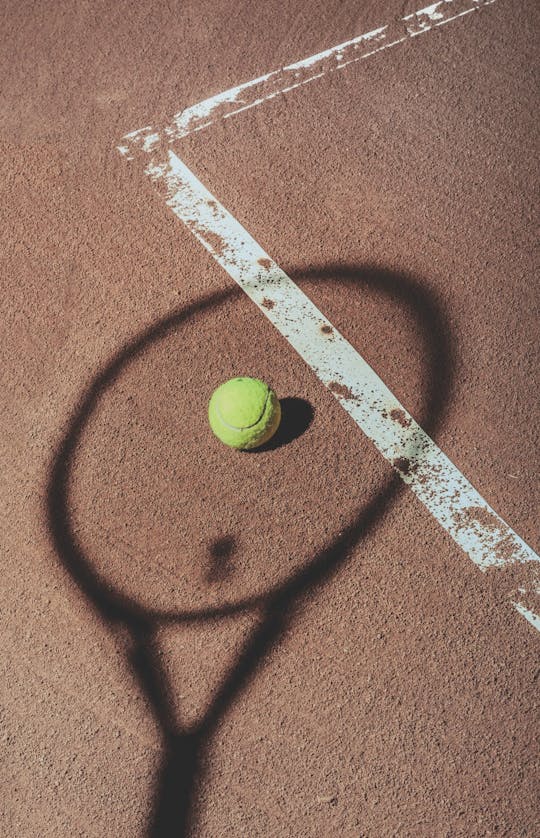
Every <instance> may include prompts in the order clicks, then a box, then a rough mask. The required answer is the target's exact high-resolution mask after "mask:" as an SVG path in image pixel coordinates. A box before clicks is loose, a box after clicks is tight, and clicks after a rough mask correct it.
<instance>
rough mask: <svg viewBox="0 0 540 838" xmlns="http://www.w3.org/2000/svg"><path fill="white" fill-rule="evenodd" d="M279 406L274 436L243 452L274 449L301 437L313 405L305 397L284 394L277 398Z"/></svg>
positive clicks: (311, 416)
mask: <svg viewBox="0 0 540 838" xmlns="http://www.w3.org/2000/svg"><path fill="white" fill-rule="evenodd" d="M279 403H280V406H281V422H280V423H279V427H278V429H277V431H276V432H275V434H274V436H273V437H272V438H271V439H269V440H268V442H265V444H264V445H261V446H259V448H252V449H248V450H247V451H244V452H243V453H245V454H259V453H264V452H265V451H276V450H277V449H278V448H283V447H284V446H285V445H289V444H290V443H291V442H294V440H295V439H298V438H299V437H301V436H302V435H303V434H305V432H306V431H307V429H308V428H309V426H310V425H311V423H312V422H313V417H314V416H315V411H314V409H313V406H312V405H311V404H310V403H309V402H308V401H306V400H305V399H299V398H298V397H296V396H286V397H285V398H284V399H280V400H279Z"/></svg>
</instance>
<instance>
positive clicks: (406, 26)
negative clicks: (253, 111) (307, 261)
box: [118, 0, 495, 156]
mask: <svg viewBox="0 0 540 838" xmlns="http://www.w3.org/2000/svg"><path fill="white" fill-rule="evenodd" d="M494 2H495V0H439V2H437V3H432V4H431V5H430V6H426V7H425V8H423V9H419V10H418V11H416V12H413V13H412V14H409V15H406V16H405V17H403V18H401V19H400V20H395V21H392V22H391V23H389V24H387V25H385V26H380V27H378V28H376V29H373V30H371V31H370V32H365V33H364V34H363V35H358V36H357V37H355V38H351V39H350V40H349V41H345V42H344V43H342V44H338V45H337V46H335V47H331V48H330V49H326V50H323V51H322V52H319V53H317V54H316V55H311V56H309V57H308V58H304V59H303V60H301V61H297V62H295V63H294V64H288V65H287V66H286V67H281V68H280V69H279V70H274V71H272V72H270V73H266V74H265V75H263V76H259V77H258V78H256V79H252V80H251V81H248V82H244V84H240V85H238V86H237V87H232V88H230V89H229V90H225V91H223V92H222V93H218V94H217V95H215V96H211V97H210V98H208V99H205V100H204V101H202V102H199V103H198V104H197V105H192V106H191V107H188V108H186V109H185V110H183V111H181V112H180V113H178V114H176V115H175V116H174V117H173V122H172V124H171V125H170V126H167V127H165V128H164V129H163V132H162V133H160V132H159V131H158V130H157V129H156V128H154V127H152V126H146V127H145V128H140V129H138V130H136V131H131V132H130V133H129V134H126V135H125V137H124V138H123V142H122V145H120V146H118V148H119V150H120V152H121V153H122V154H125V155H127V156H130V155H131V154H132V152H134V151H135V150H137V149H139V150H141V151H144V152H149V151H154V150H155V149H156V148H157V146H158V145H159V144H160V143H161V142H162V141H167V142H174V141H176V140H179V139H181V138H182V137H186V136H187V135H188V134H192V133H194V132H196V131H201V130H202V129H203V128H207V127H208V126H210V125H212V124H213V123H215V122H217V121H218V120H220V119H227V118H228V117H231V116H234V115H235V114H238V113H241V112H243V111H245V110H249V109H250V108H254V107H256V106H257V105H260V104H262V103H263V102H267V101H269V100H270V99H273V98H274V97H276V96H279V95H280V94H283V93H288V92H289V91H291V90H294V89H295V88H297V87H301V86H302V85H304V84H307V83H308V82H311V81H314V80H315V79H318V78H321V77H322V76H324V75H327V74H328V73H332V72H334V71H335V70H341V69H342V68H343V67H346V66H347V65H349V64H351V63H353V62H355V61H360V60H361V59H364V58H368V57H369V56H371V55H374V54H375V53H377V52H380V51H381V50H384V49H389V48H390V47H393V46H395V45H397V44H400V43H402V42H403V41H405V40H407V39H408V38H414V37H416V36H417V35H421V34H422V33H424V32H429V31H430V30H431V29H433V28H434V27H437V26H441V25H442V24H444V23H449V22H450V21H452V20H457V19H458V18H460V17H462V16H463V15H466V14H469V13H470V12H474V11H476V10H477V9H480V8H481V7H483V6H488V5H491V4H492V3H494Z"/></svg>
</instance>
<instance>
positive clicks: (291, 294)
mask: <svg viewBox="0 0 540 838" xmlns="http://www.w3.org/2000/svg"><path fill="white" fill-rule="evenodd" d="M147 172H148V174H150V175H151V177H152V178H153V179H154V180H159V181H163V182H164V184H165V186H166V190H167V204H168V205H169V206H170V207H171V209H172V210H173V212H174V213H175V214H176V215H177V216H178V218H180V219H181V221H183V223H184V224H185V225H186V226H187V227H188V228H189V230H190V231H191V232H192V233H193V234H194V235H195V236H196V237H197V239H198V240H199V241H200V242H201V243H202V244H203V245H204V246H205V247H206V249H207V250H208V251H209V252H210V253H211V254H212V256H213V257H214V258H215V259H216V261H217V262H218V263H219V264H220V265H221V266H222V268H224V269H225V270H226V271H227V273H228V274H229V275H230V276H231V277H232V278H233V279H234V280H235V281H236V282H237V283H238V285H240V287H241V288H242V289H243V290H244V291H245V292H246V294H247V295H248V296H249V297H250V298H251V299H252V300H253V302H254V303H255V304H256V305H257V306H258V307H259V309H260V310H261V311H262V312H263V313H264V314H265V316H266V317H267V318H268V319H269V320H270V321H271V322H272V323H273V325H274V326H275V327H276V328H277V329H278V330H279V331H280V332H281V334H282V335H283V336H284V337H285V338H286V339H287V340H288V341H289V343H290V344H291V346H293V347H294V349H295V350H296V351H297V352H298V354H299V355H300V356H301V357H302V358H303V359H304V361H306V363H307V364H309V366H310V367H311V368H312V369H313V370H314V372H315V373H316V375H317V376H318V377H319V379H320V380H321V381H322V382H323V384H325V385H326V386H327V387H328V388H329V389H330V390H331V391H332V393H333V394H334V396H335V397H336V398H337V399H338V401H339V402H340V404H341V405H342V406H343V407H344V409H345V410H346V411H347V413H349V415H350V416H351V417H352V418H353V419H354V421H355V422H356V423H357V425H358V426H359V427H360V428H361V429H362V431H363V432H364V433H365V434H366V435H367V436H368V437H369V439H371V440H372V442H373V443H374V444H375V445H376V447H377V448H378V450H379V451H380V452H381V454H383V456H384V457H386V459H387V460H389V461H390V463H392V465H393V466H394V467H395V468H396V469H397V471H398V472H399V474H400V475H401V477H402V479H403V480H404V481H405V482H406V483H407V484H408V485H409V486H410V487H411V489H412V490H413V491H414V493H415V494H416V496H417V497H418V498H419V499H420V500H421V501H422V503H423V504H424V505H425V506H426V508H427V509H428V511H429V512H430V513H431V514H432V515H433V516H434V517H435V518H436V519H437V521H438V522H439V523H440V524H441V525H442V526H443V527H444V529H445V530H447V532H448V533H449V534H450V535H451V536H452V538H453V539H454V541H455V542H456V543H457V544H458V545H459V546H460V547H461V548H462V549H463V550H464V551H465V553H466V554H467V555H468V556H469V557H470V558H471V559H472V560H473V561H474V562H475V564H477V565H478V567H480V568H481V569H482V570H486V569H487V568H489V567H503V566H507V565H509V564H514V563H529V562H540V557H539V556H538V555H537V554H536V553H535V552H534V551H533V550H532V549H531V547H529V546H528V545H527V544H526V543H525V542H524V541H523V539H521V538H520V537H519V536H518V535H517V534H516V533H515V532H514V531H513V530H512V529H511V528H510V527H509V526H508V524H506V523H505V522H504V521H503V520H502V518H500V517H499V516H498V515H497V514H496V512H495V511H494V510H493V509H492V508H491V507H490V506H489V504H488V503H487V502H486V501H485V500H484V499H483V498H482V497H481V495H480V494H479V493H478V492H477V490H476V489H475V488H474V487H473V486H472V485H471V483H470V482H469V481H468V480H467V479H466V478H465V477H464V476H463V475H462V474H461V472H460V471H459V469H458V468H456V466H455V465H454V464H453V463H452V462H451V461H450V460H449V459H448V457H447V456H446V455H445V454H444V453H443V452H442V451H441V450H440V449H439V448H438V446H437V445H436V444H435V442H434V441H433V440H432V439H431V438H430V437H429V436H428V435H427V434H426V433H425V432H424V431H423V430H422V428H421V427H420V426H419V425H418V424H417V423H416V422H415V420H414V419H413V417H412V416H411V415H410V414H409V413H408V412H407V410H406V409H405V408H404V407H403V405H402V404H400V402H399V401H398V400H397V399H396V397H395V396H394V395H393V394H392V392H391V391H390V390H389V389H388V387H387V386H386V385H385V384H384V382H383V381H382V380H381V379H380V378H379V376H378V375H377V374H376V373H375V372H374V370H373V369H372V368H371V367H370V366H369V364H368V363H367V362H366V361H365V360H364V359H363V358H362V356H361V355H360V354H359V353H358V352H357V351H356V350H355V349H354V347H353V346H351V344H350V343H349V342H348V341H347V340H346V339H345V338H344V337H343V336H342V335H341V334H340V333H339V332H338V331H337V330H336V329H335V328H334V327H333V326H332V324H331V323H329V322H328V320H327V319H326V318H325V317H324V315H323V314H322V313H321V312H320V311H319V310H318V309H317V308H316V306H315V305H314V304H313V302H312V301H311V300H310V299H309V298H308V297H307V296H306V295H305V294H304V292H303V291H301V290H300V288H299V287H298V286H297V285H296V284H295V283H294V282H293V281H292V280H291V279H290V277H289V276H287V274H286V273H285V272H284V271H283V270H281V268H280V267H279V266H278V265H277V264H276V263H275V262H274V261H273V260H272V259H271V258H270V257H269V256H268V254H267V253H265V251H264V250H263V249H262V248H261V247H260V245H259V244H257V242H256V241H255V240H254V239H253V237H252V236H251V235H250V234H249V233H248V232H247V230H245V229H244V227H242V225H241V224H240V223H239V222H238V221H237V220H236V219H235V218H234V217H233V216H232V215H231V214H230V213H229V212H228V211H227V210H226V209H225V207H223V206H222V205H221V204H220V203H219V202H218V201H217V199H216V198H215V197H214V196H213V195H212V194H211V193H210V192H209V191H208V189H206V187H205V186H204V185H203V184H202V183H201V182H200V181H199V180H198V178H197V177H196V176H195V175H194V174H193V172H192V171H191V170H190V169H189V168H188V167H187V166H186V165H185V163H183V162H182V161H181V160H180V159H179V157H178V156H177V155H176V154H174V152H172V151H169V152H168V154H167V156H166V157H165V158H164V159H163V160H162V161H161V162H157V161H155V162H152V163H151V164H150V165H149V166H148V168H147ZM323 326H325V327H326V329H324V330H323V329H322V328H321V327H323ZM516 607H518V606H517V605H516ZM518 610H520V613H524V612H523V606H521V607H520V608H519V609H518Z"/></svg>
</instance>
